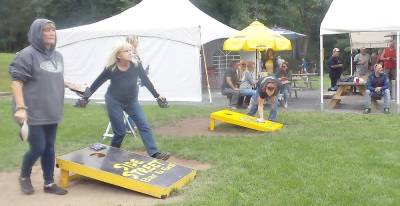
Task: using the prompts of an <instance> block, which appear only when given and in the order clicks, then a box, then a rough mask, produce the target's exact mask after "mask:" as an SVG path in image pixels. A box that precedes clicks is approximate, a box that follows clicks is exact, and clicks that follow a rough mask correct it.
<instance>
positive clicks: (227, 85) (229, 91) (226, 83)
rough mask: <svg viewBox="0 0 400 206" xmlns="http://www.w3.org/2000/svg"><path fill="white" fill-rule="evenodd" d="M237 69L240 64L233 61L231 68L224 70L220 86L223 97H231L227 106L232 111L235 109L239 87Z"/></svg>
mask: <svg viewBox="0 0 400 206" xmlns="http://www.w3.org/2000/svg"><path fill="white" fill-rule="evenodd" d="M239 69H240V62H239V61H234V62H233V63H232V67H231V68H228V69H227V70H226V72H225V74H224V79H223V82H222V86H221V93H222V94H223V95H227V96H231V99H230V102H229V104H230V107H231V108H232V109H236V106H237V103H238V100H239V85H238V77H237V73H238V70H239Z"/></svg>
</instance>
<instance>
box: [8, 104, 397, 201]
mask: <svg viewBox="0 0 400 206" xmlns="http://www.w3.org/2000/svg"><path fill="white" fill-rule="evenodd" d="M144 109H145V113H146V115H147V117H148V119H149V122H150V124H151V127H157V126H160V125H165V124H173V123H174V122H177V121H178V120H179V119H183V118H190V117H194V116H197V117H207V116H208V114H209V113H210V112H211V111H213V110H214V108H211V107H200V106H198V107H195V106H175V105H172V106H171V108H169V109H159V108H158V107H157V106H155V105H146V106H144ZM278 120H279V121H281V122H287V125H286V126H285V127H284V128H283V130H282V131H281V132H278V133H260V134H255V135H252V136H246V137H243V136H236V137H232V136H229V137H223V136H221V137H209V136H188V137H174V136H169V135H163V136H157V137H156V138H157V140H156V141H157V143H158V145H159V147H160V148H161V149H162V150H166V151H171V152H172V153H173V154H174V155H178V156H181V157H183V158H186V159H193V160H197V161H200V162H207V163H209V164H211V166H212V167H211V169H209V170H206V171H200V172H199V174H198V177H197V178H196V179H195V180H194V181H193V182H192V183H190V184H189V185H188V186H185V187H184V188H183V189H182V190H181V191H178V193H183V194H184V199H183V200H182V202H180V203H174V204H172V205H218V206H219V205H374V206H375V205H400V150H399V148H400V139H399V137H398V136H399V133H400V128H399V127H398V124H399V122H400V116H398V115H383V114H373V115H362V114H336V113H318V112H307V113H305V112H304V113H302V112H290V113H289V112H283V111H282V110H281V111H279V113H278ZM107 122H108V120H107V116H106V113H105V109H104V108H103V106H99V105H94V104H90V105H89V107H88V108H86V109H77V108H74V107H72V106H71V105H69V104H66V105H65V119H64V121H63V122H62V123H61V125H60V128H59V133H58V136H57V138H58V139H57V153H58V154H62V153H65V152H69V151H73V150H76V149H78V148H82V147H85V146H87V145H88V144H89V143H92V142H97V141H99V139H100V136H101V134H102V133H103V131H104V129H105V126H106V124H107ZM224 127H230V126H224ZM216 129H218V127H217V128H216ZM232 129H235V128H233V127H232ZM16 131H17V126H16V125H15V124H14V123H13V122H12V121H11V120H10V100H9V98H5V97H3V98H2V99H0V134H1V138H0V145H1V147H0V156H1V157H2V158H1V159H0V169H1V170H3V171H9V170H17V168H18V167H19V165H20V161H21V156H22V154H23V152H24V151H25V149H26V148H27V145H26V143H23V142H20V141H19V140H18V138H17V135H16ZM133 145H134V146H133ZM123 146H124V148H125V149H128V150H132V149H142V148H143V145H142V143H141V141H140V140H138V139H135V140H132V138H127V141H126V142H125V143H124V145H123Z"/></svg>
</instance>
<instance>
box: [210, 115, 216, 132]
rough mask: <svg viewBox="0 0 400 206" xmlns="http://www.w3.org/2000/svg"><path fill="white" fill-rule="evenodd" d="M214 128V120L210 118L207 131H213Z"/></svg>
mask: <svg viewBox="0 0 400 206" xmlns="http://www.w3.org/2000/svg"><path fill="white" fill-rule="evenodd" d="M214 127H215V119H213V118H210V126H209V129H210V130H211V131H214Z"/></svg>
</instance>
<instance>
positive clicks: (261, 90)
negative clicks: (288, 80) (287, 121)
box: [247, 76, 281, 122]
mask: <svg viewBox="0 0 400 206" xmlns="http://www.w3.org/2000/svg"><path fill="white" fill-rule="evenodd" d="M280 89H281V83H280V81H279V80H278V79H277V78H275V77H273V76H267V77H263V78H260V79H259V80H258V82H257V84H256V90H257V92H256V95H254V96H253V97H252V99H251V103H250V110H249V112H248V113H247V114H248V115H250V116H255V115H256V113H257V111H258V114H259V118H258V119H257V122H264V104H265V100H267V101H269V102H270V105H271V112H270V113H269V116H268V120H270V121H275V120H276V114H277V112H278V94H279V91H280Z"/></svg>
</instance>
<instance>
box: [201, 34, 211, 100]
mask: <svg viewBox="0 0 400 206" xmlns="http://www.w3.org/2000/svg"><path fill="white" fill-rule="evenodd" d="M199 32H200V44H201V54H202V56H203V61H204V71H206V80H207V90H208V98H209V99H210V104H211V103H212V98H211V89H210V81H209V79H208V71H207V68H208V67H207V61H206V55H205V52H204V45H203V42H202V40H201V27H200V26H199Z"/></svg>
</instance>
